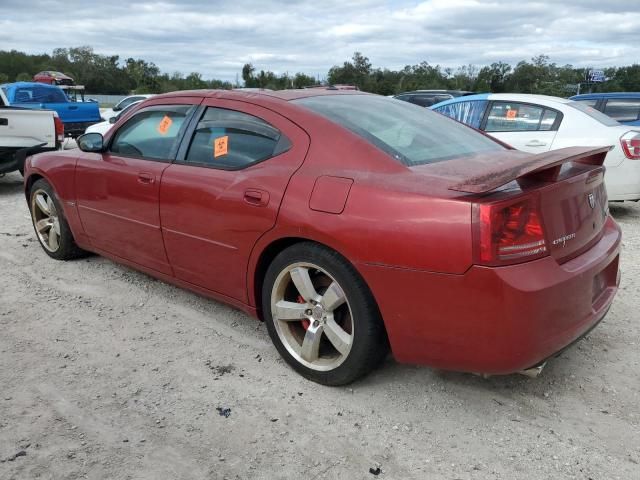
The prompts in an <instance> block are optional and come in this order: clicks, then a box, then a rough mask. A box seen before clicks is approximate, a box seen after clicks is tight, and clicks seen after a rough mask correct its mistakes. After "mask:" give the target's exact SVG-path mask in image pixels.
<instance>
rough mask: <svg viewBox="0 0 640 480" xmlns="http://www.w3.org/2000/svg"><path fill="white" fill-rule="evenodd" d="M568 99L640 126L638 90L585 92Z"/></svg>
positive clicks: (628, 123) (639, 95) (639, 97)
mask: <svg viewBox="0 0 640 480" xmlns="http://www.w3.org/2000/svg"><path fill="white" fill-rule="evenodd" d="M569 100H574V101H576V102H582V103H584V104H585V105H589V106H590V107H593V108H595V109H596V110H599V111H601V112H602V113H604V114H605V115H608V116H610V117H611V118H613V119H614V120H616V121H618V122H620V123H624V124H626V125H634V126H636V127H637V126H640V92H617V93H585V94H583V95H574V96H573V97H571V98H570V99H569Z"/></svg>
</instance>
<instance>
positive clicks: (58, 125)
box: [53, 114, 64, 143]
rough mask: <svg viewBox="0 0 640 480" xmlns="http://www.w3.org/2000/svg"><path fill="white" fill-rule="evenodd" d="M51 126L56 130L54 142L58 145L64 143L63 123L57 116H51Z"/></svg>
mask: <svg viewBox="0 0 640 480" xmlns="http://www.w3.org/2000/svg"><path fill="white" fill-rule="evenodd" d="M53 124H54V125H55V130H56V141H57V142H58V143H62V142H64V123H62V120H60V117H59V116H58V114H55V115H54V116H53Z"/></svg>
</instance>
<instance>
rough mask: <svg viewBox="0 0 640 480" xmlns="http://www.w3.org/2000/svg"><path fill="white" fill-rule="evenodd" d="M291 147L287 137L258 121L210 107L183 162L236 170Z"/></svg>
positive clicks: (250, 117)
mask: <svg viewBox="0 0 640 480" xmlns="http://www.w3.org/2000/svg"><path fill="white" fill-rule="evenodd" d="M290 147H291V143H290V142H289V140H288V139H287V137H285V136H284V135H283V134H282V133H281V132H280V131H279V130H278V129H277V128H275V127H274V126H273V125H271V124H269V123H267V122H265V121H264V120H262V119H260V118H258V117H254V116H253V115H249V114H247V113H242V112H238V111H235V110H227V109H224V108H214V107H209V108H207V110H206V112H205V113H204V115H203V116H202V119H201V120H200V122H199V123H198V125H197V126H196V130H195V132H194V134H193V139H192V140H191V144H190V146H189V150H188V152H187V156H186V158H185V161H186V162H187V163H191V164H196V165H202V166H207V167H213V168H220V169H224V170H237V169H241V168H245V167H248V166H249V165H253V164H255V163H258V162H261V161H263V160H266V159H268V158H271V157H274V156H276V155H279V154H281V153H283V152H285V151H286V150H288V149H289V148H290Z"/></svg>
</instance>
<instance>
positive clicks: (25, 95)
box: [14, 87, 69, 103]
mask: <svg viewBox="0 0 640 480" xmlns="http://www.w3.org/2000/svg"><path fill="white" fill-rule="evenodd" d="M14 101H15V103H65V102H68V101H69V100H68V99H67V97H66V95H65V94H64V92H63V91H62V90H58V89H57V88H48V87H33V88H18V89H17V90H16V94H15V100H14Z"/></svg>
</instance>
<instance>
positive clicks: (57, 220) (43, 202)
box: [29, 179, 86, 260]
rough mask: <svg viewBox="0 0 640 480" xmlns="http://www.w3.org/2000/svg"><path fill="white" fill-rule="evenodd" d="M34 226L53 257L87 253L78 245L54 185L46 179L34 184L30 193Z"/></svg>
mask: <svg viewBox="0 0 640 480" xmlns="http://www.w3.org/2000/svg"><path fill="white" fill-rule="evenodd" d="M29 198H30V201H29V206H30V210H31V220H32V222H33V228H34V230H35V232H36V236H37V237H38V241H39V242H40V245H41V246H42V248H43V249H44V251H45V252H46V253H47V255H49V256H50V257H51V258H55V259H56V260H70V259H72V258H77V257H80V256H83V255H85V254H86V252H85V251H84V250H82V249H80V248H78V246H77V245H76V243H75V241H74V240H73V234H72V233H71V229H70V228H69V224H68V223H67V219H66V218H65V217H64V212H63V210H62V205H61V204H60V201H59V200H58V197H57V196H56V194H55V192H54V190H53V187H52V186H51V185H50V184H49V182H47V181H46V180H44V179H40V180H38V181H37V182H35V183H34V184H33V187H32V188H31V193H30V195H29Z"/></svg>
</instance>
